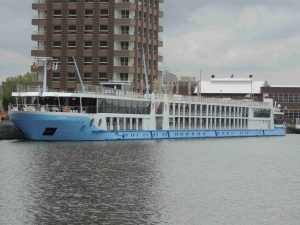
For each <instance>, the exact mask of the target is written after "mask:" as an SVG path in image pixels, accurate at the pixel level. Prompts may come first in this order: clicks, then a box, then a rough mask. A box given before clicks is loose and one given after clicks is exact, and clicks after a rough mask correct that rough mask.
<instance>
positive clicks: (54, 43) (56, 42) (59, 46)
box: [52, 41, 61, 48]
mask: <svg viewBox="0 0 300 225" xmlns="http://www.w3.org/2000/svg"><path fill="white" fill-rule="evenodd" d="M52 46H53V48H61V41H53V45H52Z"/></svg>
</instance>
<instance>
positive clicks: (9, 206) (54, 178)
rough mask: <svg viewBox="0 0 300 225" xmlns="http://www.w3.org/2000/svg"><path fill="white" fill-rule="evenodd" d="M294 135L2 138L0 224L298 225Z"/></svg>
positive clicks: (298, 154) (299, 175)
mask: <svg viewBox="0 0 300 225" xmlns="http://www.w3.org/2000/svg"><path fill="white" fill-rule="evenodd" d="M299 138H300V135H298V136H297V135H288V136H286V137H279V138H230V139H198V140H171V141H131V142H130V141H129V142H28V141H1V142H0V224H1V225H3V224H4V225H6V224H8V225H18V224H174V225H177V224H178V225H179V224H184V225H186V224H195V225H198V224H203V225H281V224H282V225H298V224H300V148H299V144H300V140H299Z"/></svg>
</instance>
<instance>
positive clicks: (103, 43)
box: [99, 41, 108, 49]
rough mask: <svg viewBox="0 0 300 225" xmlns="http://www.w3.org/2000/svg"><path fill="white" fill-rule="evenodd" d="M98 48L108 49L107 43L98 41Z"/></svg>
mask: <svg viewBox="0 0 300 225" xmlns="http://www.w3.org/2000/svg"><path fill="white" fill-rule="evenodd" d="M99 48H100V49H108V44H107V41H100V42H99Z"/></svg>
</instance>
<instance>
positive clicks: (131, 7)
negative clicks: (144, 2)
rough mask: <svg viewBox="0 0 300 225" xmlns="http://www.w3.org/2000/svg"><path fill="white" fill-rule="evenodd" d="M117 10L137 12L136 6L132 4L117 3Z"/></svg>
mask: <svg viewBox="0 0 300 225" xmlns="http://www.w3.org/2000/svg"><path fill="white" fill-rule="evenodd" d="M115 8H116V9H127V10H136V4H135V3H132V2H116V3H115Z"/></svg>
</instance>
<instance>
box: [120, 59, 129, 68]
mask: <svg viewBox="0 0 300 225" xmlns="http://www.w3.org/2000/svg"><path fill="white" fill-rule="evenodd" d="M120 63H121V66H128V58H127V57H121V58H120Z"/></svg>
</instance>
